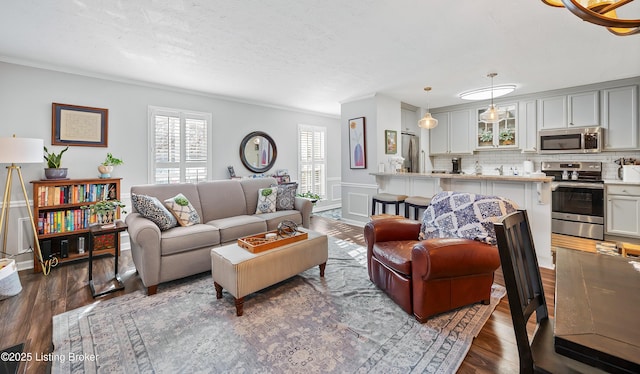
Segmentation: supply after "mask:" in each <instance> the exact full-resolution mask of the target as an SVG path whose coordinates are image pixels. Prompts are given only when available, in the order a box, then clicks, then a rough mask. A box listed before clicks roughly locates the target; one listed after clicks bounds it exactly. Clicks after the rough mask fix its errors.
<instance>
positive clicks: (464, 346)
mask: <svg viewBox="0 0 640 374" xmlns="http://www.w3.org/2000/svg"><path fill="white" fill-rule="evenodd" d="M363 253H365V254H366V251H363V248H362V247H361V246H357V245H354V244H352V243H348V242H345V241H340V240H335V239H333V238H329V261H328V263H327V267H326V273H325V278H324V279H322V278H320V276H319V272H318V268H317V267H315V268H312V269H309V270H307V271H305V272H304V273H301V274H300V275H298V276H295V277H293V278H290V279H288V280H286V281H284V282H281V283H279V284H277V285H275V286H272V287H269V288H267V289H265V290H263V291H261V292H258V293H255V294H252V295H249V296H247V297H245V307H244V316H242V317H236V315H235V307H234V305H233V299H232V297H231V296H230V295H229V294H227V293H226V292H225V294H224V297H223V298H222V299H220V300H217V299H216V298H215V290H214V287H213V282H212V280H211V276H210V275H207V274H203V275H199V276H195V277H191V278H188V279H186V280H182V281H178V282H171V283H169V284H167V285H161V286H160V287H159V291H158V294H157V295H154V296H150V297H148V296H145V295H144V294H143V293H142V292H140V291H139V292H135V293H132V294H127V295H124V296H121V297H118V298H114V299H110V300H106V301H102V302H96V303H94V304H92V305H87V306H85V307H82V308H78V309H75V310H72V311H69V312H66V313H63V314H59V315H56V316H54V317H53V343H54V347H55V350H54V352H53V355H54V357H64V358H69V357H75V358H76V359H75V360H69V359H66V360H64V362H63V360H55V361H54V362H53V366H52V372H53V373H82V372H85V373H94V372H123V373H214V372H216V373H218V372H230V373H301V372H304V373H390V372H398V373H422V372H427V373H454V372H455V371H456V370H457V368H458V367H459V366H460V364H461V363H462V361H463V359H464V357H465V356H466V354H467V352H468V350H469V348H470V346H471V342H472V340H473V338H474V337H475V336H477V334H478V333H479V332H480V330H481V329H482V326H483V325H484V323H485V322H486V321H487V320H488V319H489V317H490V316H491V313H492V312H493V310H494V308H495V306H496V305H497V303H498V302H499V301H500V298H502V297H503V296H504V295H505V294H506V292H505V289H504V288H503V287H501V286H499V285H494V288H493V290H492V298H491V304H490V305H482V304H475V305H472V306H469V307H465V308H461V309H458V310H455V311H452V312H449V313H444V314H441V315H439V316H436V317H434V318H433V319H431V320H429V321H428V322H427V323H425V324H420V323H418V322H417V321H416V320H415V319H414V318H413V317H412V316H410V315H407V314H406V313H405V312H404V311H402V310H401V309H400V308H399V307H398V306H396V304H394V303H393V302H392V301H391V300H390V299H389V298H388V297H387V296H386V295H385V294H384V293H382V292H381V291H379V290H378V289H377V288H376V287H375V286H374V285H373V284H372V283H371V282H370V281H369V277H368V274H367V269H366V267H365V266H363V264H361V263H359V261H358V260H357V259H359V260H361V259H362V255H363ZM356 258H357V259H356ZM87 355H96V356H97V359H95V360H91V359H77V358H83V357H85V358H87V357H90V356H87Z"/></svg>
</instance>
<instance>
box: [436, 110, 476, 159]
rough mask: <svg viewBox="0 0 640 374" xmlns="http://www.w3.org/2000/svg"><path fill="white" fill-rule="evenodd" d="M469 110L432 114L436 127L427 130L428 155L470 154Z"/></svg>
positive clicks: (470, 112)
mask: <svg viewBox="0 0 640 374" xmlns="http://www.w3.org/2000/svg"><path fill="white" fill-rule="evenodd" d="M471 114H472V111H471V109H465V110H456V111H452V112H443V113H434V114H433V117H434V118H436V119H437V120H438V126H436V127H435V128H433V129H431V130H429V154H430V155H438V154H471V153H472V149H471V146H470V144H471V142H470V138H471V136H470V133H471Z"/></svg>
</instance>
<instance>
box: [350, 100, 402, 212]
mask: <svg viewBox="0 0 640 374" xmlns="http://www.w3.org/2000/svg"><path fill="white" fill-rule="evenodd" d="M400 108H401V103H400V101H398V100H396V99H392V98H389V97H386V96H383V95H379V94H376V95H372V96H370V97H365V98H361V99H357V100H353V101H350V102H346V103H343V104H342V106H341V121H342V150H343V154H344V157H343V158H342V218H343V219H344V220H346V221H348V222H350V223H355V224H364V223H365V222H367V221H368V220H369V216H370V214H371V205H370V204H371V198H372V197H373V195H375V194H376V193H377V192H378V186H377V184H376V179H375V177H374V176H372V175H371V173H376V172H378V163H380V162H384V163H387V164H388V159H389V157H391V156H396V155H385V153H384V151H385V138H384V130H395V131H397V132H398V136H399V134H400V128H401V124H402V116H401V113H400ZM357 117H365V126H366V129H365V135H366V136H365V140H366V146H365V148H366V157H367V158H366V168H365V169H351V168H350V160H349V130H348V122H349V120H350V119H352V118H357ZM399 152H400V149H399Z"/></svg>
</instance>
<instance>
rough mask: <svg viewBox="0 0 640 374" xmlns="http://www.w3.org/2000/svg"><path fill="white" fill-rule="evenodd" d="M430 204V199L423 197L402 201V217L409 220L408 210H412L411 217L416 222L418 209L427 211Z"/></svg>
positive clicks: (411, 197) (408, 198)
mask: <svg viewBox="0 0 640 374" xmlns="http://www.w3.org/2000/svg"><path fill="white" fill-rule="evenodd" d="M429 204H431V198H430V197H424V196H410V197H407V198H406V199H405V200H404V216H405V217H406V218H409V209H410V208H413V209H414V211H413V217H414V219H415V220H418V217H419V215H418V213H419V212H420V209H421V208H422V209H427V207H428V206H429Z"/></svg>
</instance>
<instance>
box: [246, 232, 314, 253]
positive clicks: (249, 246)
mask: <svg viewBox="0 0 640 374" xmlns="http://www.w3.org/2000/svg"><path fill="white" fill-rule="evenodd" d="M267 234H276V239H267V238H266V236H267ZM308 237H309V235H308V234H307V233H306V232H301V231H296V233H295V235H292V236H280V235H278V231H277V230H274V231H267V232H263V233H260V234H256V235H251V236H245V237H244V238H240V239H238V246H239V247H242V248H244V249H246V250H247V251H249V252H251V253H258V252H262V251H266V250H268V249H273V248H277V247H280V246H283V245H285V244H291V243H295V242H299V241H300V240H305V239H307V238H308Z"/></svg>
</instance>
